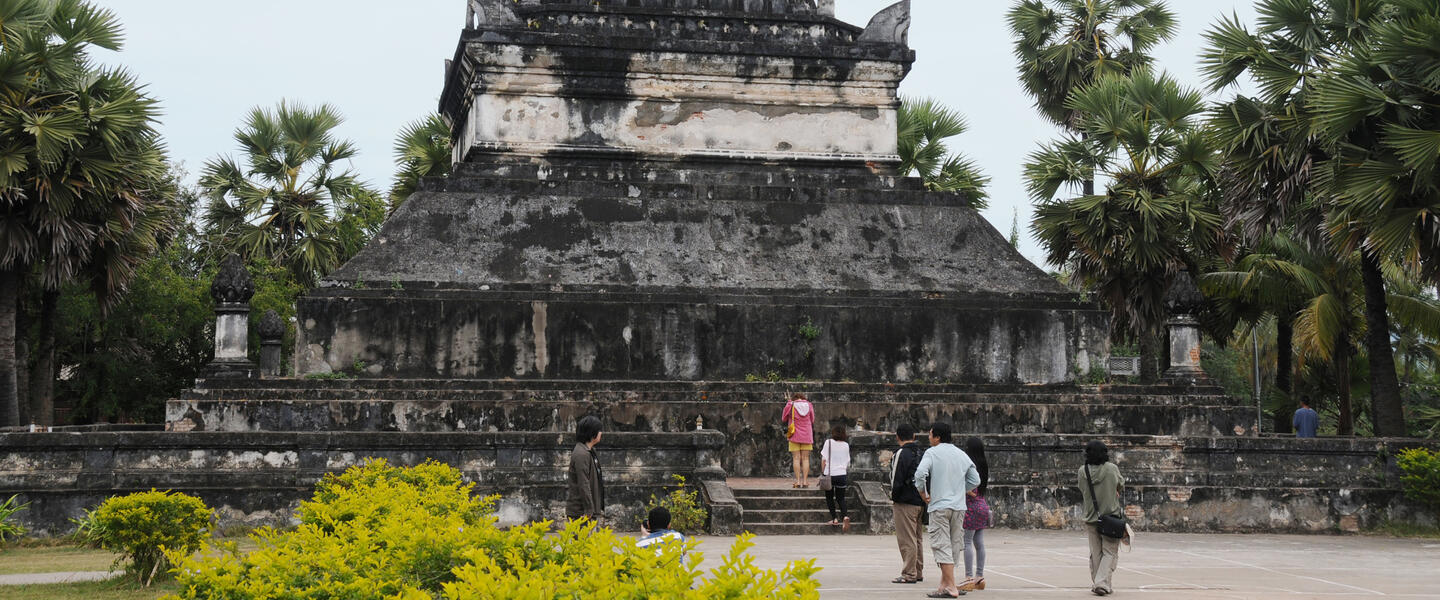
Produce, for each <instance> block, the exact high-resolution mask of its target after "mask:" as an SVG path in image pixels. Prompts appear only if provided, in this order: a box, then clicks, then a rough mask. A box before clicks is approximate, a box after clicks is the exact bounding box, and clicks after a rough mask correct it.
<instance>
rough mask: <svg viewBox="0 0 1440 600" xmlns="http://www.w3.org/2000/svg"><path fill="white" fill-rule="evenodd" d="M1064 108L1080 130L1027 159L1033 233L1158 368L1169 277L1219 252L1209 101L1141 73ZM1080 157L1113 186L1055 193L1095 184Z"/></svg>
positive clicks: (1089, 91) (1103, 83)
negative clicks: (1072, 194)
mask: <svg viewBox="0 0 1440 600" xmlns="http://www.w3.org/2000/svg"><path fill="white" fill-rule="evenodd" d="M1066 107H1067V108H1068V109H1069V110H1071V111H1072V112H1073V113H1074V114H1076V115H1079V121H1078V123H1077V127H1078V129H1079V132H1078V133H1074V134H1069V135H1067V136H1065V137H1064V138H1063V139H1061V140H1060V141H1058V142H1054V143H1051V144H1048V145H1046V146H1044V147H1043V148H1041V149H1040V150H1039V151H1037V152H1035V153H1033V154H1031V155H1030V157H1029V159H1028V160H1027V161H1026V163H1025V178H1026V185H1027V187H1028V188H1029V191H1030V195H1031V197H1032V198H1033V199H1034V200H1035V201H1036V202H1037V203H1038V208H1037V209H1036V213H1035V219H1034V221H1033V222H1032V224H1031V229H1032V231H1034V232H1035V235H1036V237H1037V238H1038V239H1039V241H1040V243H1041V245H1042V246H1043V247H1044V248H1045V251H1046V254H1047V258H1048V260H1049V262H1051V263H1053V264H1056V265H1062V266H1064V267H1068V268H1069V270H1070V271H1071V272H1072V273H1073V275H1074V276H1075V277H1078V278H1080V279H1081V280H1082V281H1084V282H1085V283H1086V285H1087V287H1088V288H1090V289H1093V290H1096V292H1097V294H1098V296H1099V297H1100V299H1101V300H1102V301H1104V302H1105V303H1106V305H1108V306H1109V308H1110V311H1111V316H1112V325H1111V326H1112V327H1113V328H1114V329H1115V331H1116V332H1117V333H1121V334H1124V335H1125V336H1126V337H1133V338H1138V341H1140V343H1141V346H1142V348H1141V354H1142V358H1144V359H1147V362H1148V363H1150V364H1151V365H1153V364H1154V360H1155V357H1156V356H1157V355H1158V353H1157V349H1156V347H1155V340H1156V338H1157V336H1158V335H1159V333H1160V329H1161V326H1162V325H1163V323H1164V319H1165V307H1164V297H1165V293H1166V291H1167V290H1168V288H1169V285H1170V282H1171V280H1172V278H1173V276H1174V275H1175V273H1176V272H1178V271H1179V270H1180V269H1181V268H1183V267H1185V266H1186V265H1192V264H1194V263H1195V260H1194V256H1195V254H1197V253H1199V254H1213V253H1215V252H1217V251H1218V250H1219V249H1220V247H1221V244H1220V242H1221V238H1222V236H1221V227H1220V226H1221V220H1220V216H1219V214H1218V213H1217V212H1216V211H1215V210H1214V208H1213V207H1212V206H1211V203H1210V200H1209V198H1208V194H1209V193H1210V186H1211V185H1212V180H1213V177H1214V163H1215V154H1214V152H1213V150H1212V149H1211V147H1210V146H1209V144H1208V142H1207V140H1206V138H1205V136H1204V135H1203V133H1202V131H1201V129H1200V127H1199V125H1200V123H1199V121H1198V116H1199V115H1200V114H1201V113H1202V112H1203V111H1204V101H1203V99H1202V97H1201V95H1200V94H1199V93H1198V92H1196V91H1193V90H1188V89H1185V88H1182V87H1181V86H1180V85H1179V84H1178V83H1176V82H1175V80H1173V79H1171V78H1169V77H1167V76H1164V75H1156V74H1154V73H1152V72H1151V71H1149V70H1146V69H1141V70H1138V71H1135V72H1134V73H1133V74H1132V75H1131V76H1128V77H1126V76H1112V77H1107V78H1105V79H1102V80H1100V81H1099V82H1097V83H1096V84H1095V85H1092V86H1090V87H1087V88H1083V89H1080V90H1077V91H1076V92H1075V93H1074V94H1072V95H1071V97H1070V100H1069V101H1068V102H1067V103H1066ZM1077 155H1078V156H1087V157H1093V160H1094V162H1095V166H1096V167H1098V168H1099V169H1100V170H1102V172H1103V173H1104V175H1105V176H1106V178H1107V180H1108V181H1109V184H1108V185H1107V186H1106V190H1105V191H1104V192H1103V193H1100V194H1086V195H1082V196H1080V197H1078V198H1073V199H1072V198H1064V197H1061V195H1060V194H1061V189H1062V188H1064V187H1067V186H1068V187H1070V188H1072V189H1073V188H1079V187H1081V186H1082V185H1083V184H1084V182H1085V181H1087V180H1090V179H1091V178H1092V177H1093V174H1094V171H1093V170H1092V169H1091V167H1090V166H1089V165H1086V164H1082V163H1077V161H1076V160H1075V159H1074V157H1075V156H1077ZM1067 195H1068V194H1067ZM1152 370H1153V367H1152ZM1153 375H1154V374H1153V372H1152V373H1150V374H1148V375H1147V378H1149V377H1153Z"/></svg>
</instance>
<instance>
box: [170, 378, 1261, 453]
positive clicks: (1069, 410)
mask: <svg viewBox="0 0 1440 600" xmlns="http://www.w3.org/2000/svg"><path fill="white" fill-rule="evenodd" d="M798 390H803V391H806V392H807V393H808V394H809V397H810V399H811V401H813V402H814V403H815V406H816V411H817V415H818V416H819V418H820V423H819V424H818V425H817V427H816V431H817V434H816V440H817V442H818V441H820V440H823V439H824V436H825V435H826V432H828V430H829V428H830V427H831V426H833V425H842V424H843V425H846V426H848V427H854V426H855V425H856V424H857V422H863V423H864V424H865V426H866V427H867V428H875V429H893V428H894V427H896V426H897V425H899V424H901V423H911V424H914V425H916V426H921V427H923V426H924V425H925V424H927V423H930V422H933V421H935V420H938V419H944V420H947V421H950V422H952V423H954V424H955V427H956V430H957V431H959V432H961V433H962V434H970V433H976V434H992V433H1089V434H1107V435H1133V434H1167V435H1183V436H1202V437H1209V436H1230V435H1249V434H1253V432H1252V431H1251V430H1250V429H1249V428H1250V427H1252V426H1253V419H1254V413H1253V412H1252V410H1251V409H1249V408H1247V407H1244V406H1240V405H1237V404H1236V403H1235V402H1234V401H1233V400H1232V399H1230V398H1227V397H1225V396H1223V395H1221V394H1219V393H1218V391H1216V390H1209V389H1205V388H1192V389H1184V388H1173V389H1171V388H1163V387H1155V388H1140V387H1127V386H1112V387H1106V388H1098V387H1077V386H1002V385H988V386H987V385H959V384H950V385H946V384H923V385H922V384H908V385H887V384H861V383H724V382H694V383H690V382H645V381H501V380H450V381H436V380H429V381H426V380H420V381H407V380H393V379H358V380H353V381H314V380H296V379H281V380H261V381H254V382H230V383H216V384H213V387H202V388H199V389H196V390H192V391H189V392H186V393H185V394H184V395H183V396H182V397H181V398H179V399H177V400H174V401H171V402H170V403H169V405H168V406H167V410H166V418H167V421H169V427H170V428H171V429H174V430H179V431H236V432H239V431H556V432H563V431H572V430H573V429H574V427H575V423H576V422H577V421H578V420H579V419H580V418H581V417H584V416H585V415H590V414H594V415H598V416H600V417H601V418H602V420H603V421H604V422H605V424H606V427H607V428H608V429H610V430H618V431H642V432H649V431H666V432H681V431H687V430H690V429H693V428H694V426H695V420H696V418H697V417H699V418H701V419H703V423H704V426H705V427H706V428H707V429H714V430H717V431H720V432H722V433H723V434H724V435H725V437H726V446H725V447H724V448H723V449H722V450H721V451H720V453H721V461H722V466H723V467H724V468H725V470H726V471H727V472H729V473H730V474H731V475H732V476H745V477H748V476H766V477H768V476H781V475H784V474H786V473H788V472H789V468H790V467H789V465H790V459H789V456H788V453H787V449H786V443H785V438H784V434H783V429H782V426H781V423H780V418H779V417H780V409H781V408H782V407H783V406H784V402H785V398H786V397H787V396H788V393H789V392H791V391H798ZM817 447H818V446H817Z"/></svg>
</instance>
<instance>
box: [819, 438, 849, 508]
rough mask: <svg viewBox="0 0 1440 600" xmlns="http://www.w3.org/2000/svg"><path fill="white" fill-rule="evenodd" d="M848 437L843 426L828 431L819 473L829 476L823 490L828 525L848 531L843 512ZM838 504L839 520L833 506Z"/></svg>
mask: <svg viewBox="0 0 1440 600" xmlns="http://www.w3.org/2000/svg"><path fill="white" fill-rule="evenodd" d="M849 439H850V436H848V435H846V433H845V426H844V425H836V426H835V427H834V428H832V429H831V430H830V439H828V440H825V445H824V446H821V448H820V473H821V474H823V475H829V476H830V489H828V490H825V506H826V507H828V508H829V509H830V524H831V525H840V526H841V527H842V530H843V531H850V513H849V511H847V510H845V493H846V492H847V491H848V490H849V488H848V483H849V482H848V481H847V480H846V477H845V475H846V473H847V472H848V471H849V469H850V442H849V441H848V440H849ZM836 503H839V504H840V519H839V520H836V518H835V504H836Z"/></svg>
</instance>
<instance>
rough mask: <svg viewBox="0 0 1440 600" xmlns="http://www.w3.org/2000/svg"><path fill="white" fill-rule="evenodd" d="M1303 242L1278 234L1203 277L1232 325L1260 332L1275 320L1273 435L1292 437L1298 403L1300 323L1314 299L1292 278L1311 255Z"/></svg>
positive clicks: (1202, 281) (1217, 306) (1205, 286)
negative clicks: (1296, 265)
mask: <svg viewBox="0 0 1440 600" xmlns="http://www.w3.org/2000/svg"><path fill="white" fill-rule="evenodd" d="M1308 254H1309V253H1308V252H1307V251H1306V249H1305V247H1304V245H1303V243H1300V242H1297V241H1296V240H1295V239H1294V238H1293V237H1292V236H1290V235H1286V234H1285V233H1277V234H1275V235H1272V236H1270V237H1268V238H1265V239H1262V240H1261V241H1260V242H1259V243H1258V244H1256V245H1255V246H1252V247H1250V248H1249V249H1248V250H1247V251H1245V252H1243V253H1242V254H1240V256H1239V258H1238V259H1237V260H1236V261H1235V264H1234V265H1231V266H1230V267H1231V268H1230V269H1228V270H1225V269H1222V270H1218V271H1214V272H1211V273H1206V274H1204V275H1202V276H1201V277H1200V279H1199V283H1200V286H1201V289H1204V290H1205V291H1206V295H1207V296H1208V297H1209V298H1210V299H1211V300H1212V306H1213V307H1214V310H1215V312H1217V313H1221V315H1222V316H1223V317H1225V319H1224V320H1225V321H1226V322H1227V323H1235V322H1243V323H1246V324H1248V326H1249V327H1250V328H1252V329H1253V328H1255V327H1258V326H1259V325H1260V324H1261V323H1262V322H1264V320H1265V319H1266V317H1267V315H1268V316H1273V317H1274V319H1275V349H1276V352H1275V356H1276V359H1275V388H1276V389H1277V390H1278V391H1279V392H1280V394H1279V395H1280V398H1278V406H1277V407H1276V409H1275V414H1274V417H1275V418H1274V424H1275V428H1274V431H1275V432H1276V433H1290V412H1291V411H1292V410H1293V409H1294V401H1295V398H1293V397H1292V394H1291V392H1293V391H1294V386H1293V385H1292V383H1293V379H1294V374H1295V365H1294V356H1295V352H1294V343H1295V319H1296V317H1297V315H1298V314H1299V313H1300V311H1301V310H1302V309H1304V307H1305V305H1306V304H1307V302H1308V301H1309V300H1310V298H1311V297H1313V294H1311V293H1308V290H1307V289H1306V288H1305V287H1303V286H1302V285H1301V284H1300V282H1297V281H1295V280H1294V279H1295V278H1294V277H1293V276H1292V275H1291V270H1292V267H1291V266H1290V265H1291V262H1286V261H1287V260H1293V257H1295V256H1297V255H1308Z"/></svg>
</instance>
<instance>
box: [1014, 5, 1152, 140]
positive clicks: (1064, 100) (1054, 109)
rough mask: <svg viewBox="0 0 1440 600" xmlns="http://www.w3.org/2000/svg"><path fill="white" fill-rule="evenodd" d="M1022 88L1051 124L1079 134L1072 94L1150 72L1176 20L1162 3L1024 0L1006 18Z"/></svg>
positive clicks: (1077, 116)
mask: <svg viewBox="0 0 1440 600" xmlns="http://www.w3.org/2000/svg"><path fill="white" fill-rule="evenodd" d="M1006 19H1007V21H1008V22H1009V25H1010V31H1011V32H1012V33H1013V34H1014V36H1015V38H1016V41H1015V49H1014V51H1015V58H1016V59H1017V60H1018V62H1019V67H1020V83H1021V84H1022V85H1023V86H1024V87H1025V91H1026V92H1027V93H1028V94H1030V96H1031V97H1032V98H1034V99H1035V107H1036V108H1037V109H1039V110H1040V113H1041V114H1043V115H1045V117H1046V118H1048V119H1050V120H1051V121H1053V122H1054V123H1055V124H1057V125H1060V126H1062V127H1065V128H1067V129H1072V130H1078V129H1079V127H1080V120H1081V118H1082V115H1081V114H1080V113H1079V112H1077V110H1076V109H1075V108H1072V107H1070V106H1068V104H1069V101H1070V97H1071V94H1073V93H1074V92H1075V91H1076V90H1079V89H1081V88H1084V87H1086V86H1089V85H1091V84H1093V83H1095V82H1097V81H1099V80H1101V79H1104V78H1106V77H1110V76H1123V75H1128V74H1130V73H1131V72H1133V71H1135V70H1137V69H1139V68H1143V67H1146V66H1148V65H1149V64H1150V62H1151V57H1150V54H1149V52H1150V51H1151V50H1153V49H1154V48H1155V46H1156V45H1158V44H1159V43H1161V42H1163V41H1166V40H1169V39H1170V38H1172V37H1174V36H1175V32H1176V28H1177V24H1176V20H1175V14H1174V13H1173V12H1171V11H1170V9H1169V8H1168V7H1167V6H1166V5H1165V3H1164V2H1160V1H1158V0H1022V1H1021V2H1019V3H1017V4H1016V5H1015V7H1014V8H1012V9H1010V12H1009V13H1007V14H1006Z"/></svg>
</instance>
